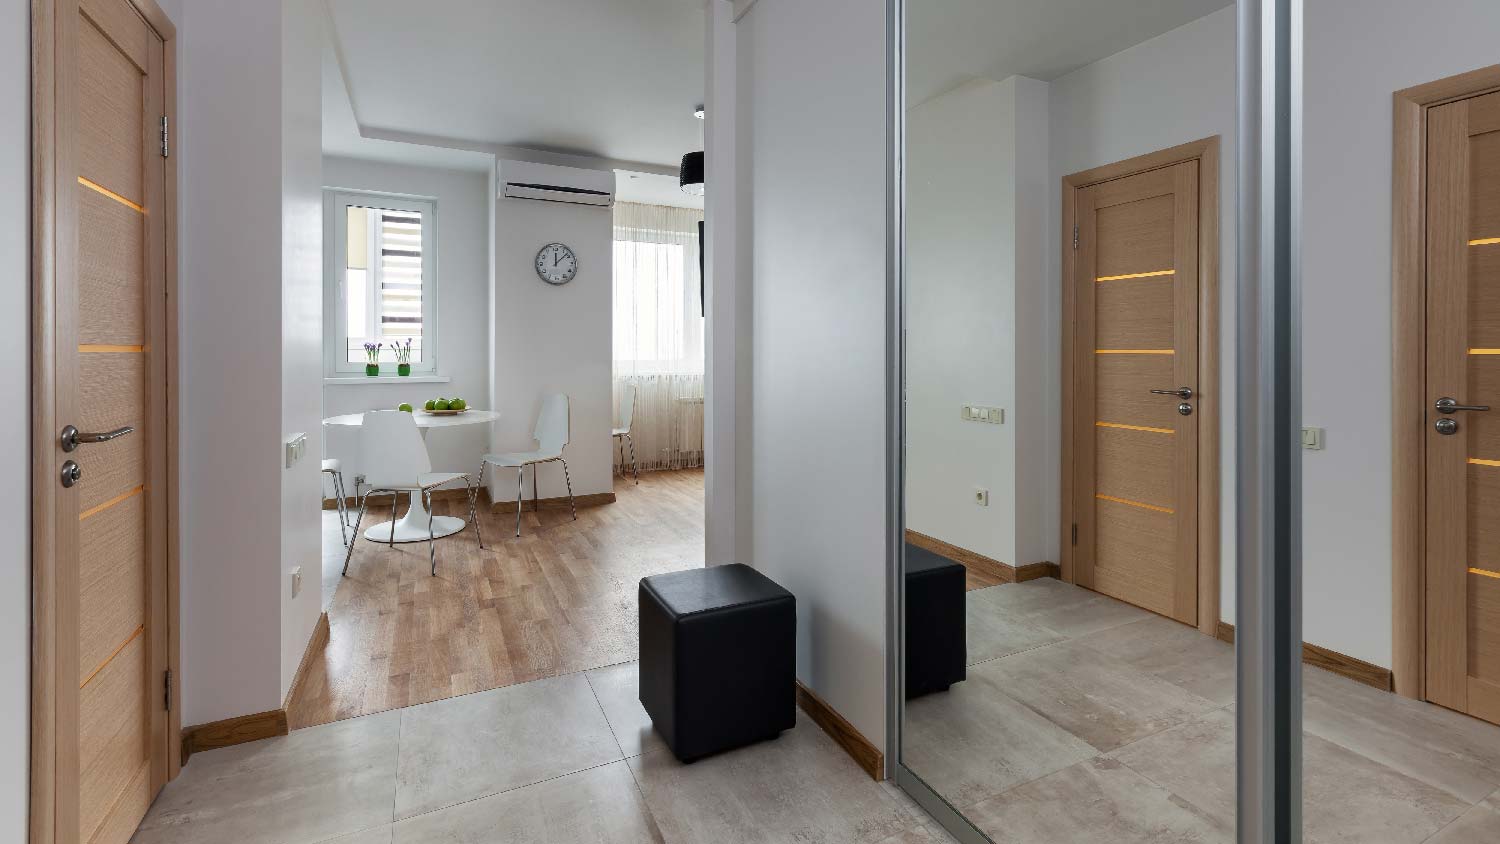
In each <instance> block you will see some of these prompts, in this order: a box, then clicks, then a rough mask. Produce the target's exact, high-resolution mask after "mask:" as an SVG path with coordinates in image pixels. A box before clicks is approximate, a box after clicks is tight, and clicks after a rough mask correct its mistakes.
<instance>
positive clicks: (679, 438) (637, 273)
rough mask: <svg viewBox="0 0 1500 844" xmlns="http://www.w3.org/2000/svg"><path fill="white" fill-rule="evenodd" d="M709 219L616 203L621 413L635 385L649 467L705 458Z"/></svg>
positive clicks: (637, 422)
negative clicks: (701, 264)
mask: <svg viewBox="0 0 1500 844" xmlns="http://www.w3.org/2000/svg"><path fill="white" fill-rule="evenodd" d="M702 219H703V212H702V211H697V210H694V209H691V208H669V207H666V206H662V205H639V204H635V203H630V202H619V203H616V204H615V209H614V223H615V254H614V287H615V294H614V311H615V324H614V358H615V360H614V371H615V408H616V410H615V414H616V416H615V418H616V419H617V420H618V419H619V407H620V397H621V396H622V395H623V394H624V392H625V390H626V389H628V388H629V387H632V386H633V387H635V389H636V400H635V414H634V418H633V421H632V423H631V437H632V439H634V441H635V453H636V459H637V460H638V461H639V462H640V468H641V469H642V470H643V471H644V470H649V469H683V468H690V467H696V466H702V465H703V306H702V302H701V300H700V298H699V296H700V281H699V270H698V223H699V221H701V220H702ZM629 459H630V456H629V453H628V451H627V453H626V455H625V458H624V463H625V465H627V466H628V465H629ZM615 462H616V465H619V464H620V463H621V457H620V454H619V452H618V450H617V451H616V453H615Z"/></svg>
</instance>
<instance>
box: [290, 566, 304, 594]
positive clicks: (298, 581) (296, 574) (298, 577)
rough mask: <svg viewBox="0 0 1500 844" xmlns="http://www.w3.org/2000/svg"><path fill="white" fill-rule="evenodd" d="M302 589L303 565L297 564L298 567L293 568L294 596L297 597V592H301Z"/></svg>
mask: <svg viewBox="0 0 1500 844" xmlns="http://www.w3.org/2000/svg"><path fill="white" fill-rule="evenodd" d="M301 591H302V567H301V566H297V567H296V568H294V569H292V597H293V598H295V597H297V593H299V592H301Z"/></svg>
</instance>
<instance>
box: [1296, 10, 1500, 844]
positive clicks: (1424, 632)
mask: <svg viewBox="0 0 1500 844" xmlns="http://www.w3.org/2000/svg"><path fill="white" fill-rule="evenodd" d="M1304 14H1305V18H1304V21H1303V38H1304V45H1305V52H1304V55H1305V56H1306V59H1305V62H1306V63H1305V66H1304V68H1303V106H1302V109H1303V114H1302V126H1303V134H1302V137H1301V144H1302V161H1303V174H1302V200H1301V202H1302V219H1303V223H1302V246H1301V271H1302V303H1303V304H1302V318H1303V323H1302V345H1303V358H1304V364H1303V369H1302V392H1301V395H1302V403H1303V408H1302V424H1303V425H1304V426H1305V427H1304V428H1303V429H1302V430H1303V448H1304V450H1303V451H1302V475H1303V486H1302V488H1303V504H1302V513H1303V519H1302V521H1303V528H1302V530H1303V537H1304V539H1303V563H1302V572H1303V574H1302V595H1303V613H1302V628H1303V631H1302V632H1303V647H1302V658H1303V662H1304V668H1303V670H1302V681H1303V692H1302V693H1303V704H1304V705H1303V722H1304V728H1305V733H1304V740H1303V769H1304V772H1305V773H1304V777H1305V788H1306V794H1307V800H1306V802H1305V804H1304V806H1303V824H1304V828H1305V830H1306V838H1307V840H1331V839H1334V838H1344V839H1350V840H1369V841H1376V840H1378V841H1382V842H1389V844H1403V842H1419V841H1431V842H1435V844H1455V842H1480V841H1485V842H1488V841H1500V65H1497V64H1496V63H1497V62H1500V4H1495V3H1483V2H1468V0H1429V2H1424V3H1420V4H1412V3H1402V2H1395V0H1382V2H1357V1H1356V0H1319V2H1315V3H1306V4H1305V12H1304Z"/></svg>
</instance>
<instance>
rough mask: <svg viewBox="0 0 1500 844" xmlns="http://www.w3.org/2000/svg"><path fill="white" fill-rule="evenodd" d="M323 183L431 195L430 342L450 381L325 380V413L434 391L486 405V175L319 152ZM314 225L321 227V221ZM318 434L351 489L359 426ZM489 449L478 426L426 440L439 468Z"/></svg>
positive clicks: (460, 464)
mask: <svg viewBox="0 0 1500 844" xmlns="http://www.w3.org/2000/svg"><path fill="white" fill-rule="evenodd" d="M323 184H324V185H325V186H328V187H338V188H352V189H355V190H367V191H377V192H385V193H401V194H409V195H413V196H424V197H431V198H433V199H434V200H435V201H436V204H437V274H438V300H437V306H438V336H437V338H436V345H435V348H436V349H437V356H438V370H439V374H440V375H443V376H445V377H448V378H451V379H452V380H451V381H449V382H448V383H445V384H400V383H397V384H390V383H381V384H363V383H355V384H350V385H344V384H339V385H326V386H324V387H323V388H322V389H323V413H324V415H325V416H339V415H342V414H345V413H362V412H364V411H367V410H379V409H386V410H389V409H392V408H394V407H396V406H397V405H399V404H401V403H402V402H411V403H412V404H413V405H419V404H421V403H422V402H423V401H426V400H427V399H430V398H436V397H438V396H446V397H449V398H454V397H460V398H463V399H465V400H467V401H469V402H470V403H472V404H473V405H474V406H475V407H481V408H488V407H490V402H489V392H490V384H489V374H490V367H489V345H488V344H489V313H490V306H489V289H490V265H489V260H490V258H489V253H490V236H491V226H490V212H489V206H488V201H487V199H486V193H487V191H488V186H489V177H488V174H486V173H483V172H479V171H474V170H440V169H436V168H431V167H408V166H402V165H399V164H387V163H384V162H377V161H359V160H355V159H352V158H325V159H323ZM320 213H321V212H320ZM319 225H320V227H321V222H320V223H319ZM319 277H320V278H321V270H320V273H319ZM320 360H321V359H320ZM320 367H321V364H320ZM319 374H320V375H321V369H319ZM323 438H324V443H325V444H326V446H327V455H328V456H329V457H336V458H338V459H339V460H340V461H342V463H343V469H344V485H345V491H346V492H348V494H350V495H353V494H354V476H355V475H357V474H359V473H360V471H361V468H360V465H359V429H357V428H328V429H326V430H325V431H324V433H323ZM488 448H489V434H488V432H487V431H486V430H485V426H483V425H469V426H464V427H459V428H452V429H449V430H444V431H439V432H435V433H434V434H432V435H431V436H430V437H429V438H428V440H427V451H428V454H429V455H430V456H431V457H432V465H433V468H435V469H438V470H440V471H454V472H472V471H475V470H476V469H478V468H479V458H480V457H482V456H483V455H484V453H485V451H486V450H488ZM324 490H325V493H326V494H327V495H328V497H330V498H331V497H332V496H333V488H332V486H331V485H325V487H324Z"/></svg>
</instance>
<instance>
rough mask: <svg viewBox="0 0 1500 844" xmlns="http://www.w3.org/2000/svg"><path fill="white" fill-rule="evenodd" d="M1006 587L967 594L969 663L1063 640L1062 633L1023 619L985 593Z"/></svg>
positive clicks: (965, 632) (973, 663) (965, 594)
mask: <svg viewBox="0 0 1500 844" xmlns="http://www.w3.org/2000/svg"><path fill="white" fill-rule="evenodd" d="M1004 588H1005V587H1004V586H991V587H988V588H986V589H975V590H973V591H971V592H966V593H964V605H965V607H966V613H965V616H966V617H965V620H964V636H965V640H966V641H967V643H968V659H969V665H975V664H977V663H980V662H986V661H988V660H991V659H996V658H998V657H1002V656H1009V655H1011V654H1013V653H1017V652H1020V651H1025V650H1030V649H1031V648H1036V647H1040V646H1042V645H1050V644H1053V643H1055V642H1060V641H1062V640H1063V639H1064V638H1065V637H1064V636H1063V635H1062V634H1061V633H1057V632H1054V631H1052V630H1048V629H1047V628H1045V627H1040V626H1038V625H1035V624H1031V623H1029V622H1026V621H1022V620H1021V619H1020V618H1019V617H1017V616H1016V614H1015V613H1014V612H1009V611H1007V608H1005V607H1003V606H998V605H996V603H995V602H993V601H991V600H990V599H989V598H988V597H987V596H986V594H985V593H987V592H990V591H991V590H994V589H1004Z"/></svg>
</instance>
